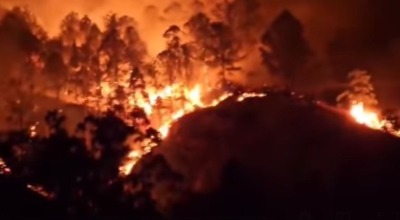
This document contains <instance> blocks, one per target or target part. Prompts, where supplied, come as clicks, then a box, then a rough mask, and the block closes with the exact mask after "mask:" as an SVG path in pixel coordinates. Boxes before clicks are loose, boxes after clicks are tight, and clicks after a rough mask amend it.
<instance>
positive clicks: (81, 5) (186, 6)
mask: <svg viewBox="0 0 400 220" xmlns="http://www.w3.org/2000/svg"><path fill="white" fill-rule="evenodd" d="M218 1H222V0H205V1H203V2H204V5H205V6H206V8H212V7H213V6H214V5H215V4H216V3H217V2H218ZM260 2H261V3H262V7H260V10H261V11H262V14H263V16H264V18H265V19H264V20H263V21H257V22H264V23H265V24H266V25H268V24H269V23H270V22H271V21H272V19H273V18H274V17H275V16H276V15H277V14H278V13H280V12H281V11H282V10H283V9H285V8H288V9H289V10H291V11H292V12H293V13H294V15H295V16H296V17H298V18H299V19H300V20H301V21H302V22H303V24H305V26H306V33H305V35H306V37H308V38H311V39H312V41H311V42H312V46H313V47H316V49H317V50H319V49H323V46H324V45H325V44H326V42H327V41H328V40H330V38H332V37H333V36H334V32H335V30H336V29H337V28H338V27H351V26H352V25H357V24H358V22H359V21H358V18H360V16H362V13H363V12H362V10H360V7H361V6H362V5H363V3H362V2H363V1H362V0H349V1H347V0H346V1H345V0H335V1H331V2H330V3H327V2H324V1H318V0H300V1H295V0H260ZM176 3H178V4H176ZM192 3H193V0H178V1H174V0H119V1H112V0H69V1H60V0H0V5H1V6H3V7H6V8H9V7H12V6H15V5H27V6H28V7H29V8H30V9H31V11H32V12H33V13H34V14H35V15H36V16H37V17H38V20H39V21H40V23H41V24H42V25H43V26H45V27H46V30H47V31H48V32H49V33H50V34H52V35H54V34H56V33H57V32H58V27H59V24H60V21H61V19H62V18H63V17H64V16H65V15H66V14H68V13H69V12H71V11H75V12H78V13H79V14H87V15H89V16H90V18H91V19H92V20H94V21H96V22H101V21H102V18H103V17H104V15H106V14H107V13H109V12H116V13H118V14H126V15H130V16H132V17H134V18H135V19H136V20H137V21H138V23H139V26H140V33H141V35H142V37H143V38H144V39H145V41H146V42H147V44H148V49H149V51H150V53H151V54H152V55H154V54H156V53H158V52H159V51H160V50H161V49H162V47H163V46H164V42H163V40H162V38H161V34H162V33H163V31H164V30H165V29H166V28H167V27H168V26H169V25H171V24H181V23H182V22H184V21H186V20H187V18H188V17H189V16H190V15H191V14H193V7H192ZM151 6H155V7H151Z"/></svg>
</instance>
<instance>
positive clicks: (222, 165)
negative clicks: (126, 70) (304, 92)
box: [159, 96, 400, 219]
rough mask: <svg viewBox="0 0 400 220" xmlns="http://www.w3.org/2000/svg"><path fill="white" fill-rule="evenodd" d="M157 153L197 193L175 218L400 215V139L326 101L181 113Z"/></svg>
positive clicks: (258, 101) (256, 103)
mask: <svg viewBox="0 0 400 220" xmlns="http://www.w3.org/2000/svg"><path fill="white" fill-rule="evenodd" d="M159 150H160V151H161V153H162V154H164V155H165V156H166V159H167V161H168V162H169V163H170V164H171V166H172V168H173V169H175V170H176V171H178V172H179V173H182V174H183V175H184V176H185V180H186V183H187V184H188V185H189V186H190V191H191V192H192V193H193V195H194V196H193V197H191V200H190V202H189V203H187V204H186V205H185V206H180V208H181V209H179V207H178V209H179V210H180V211H177V213H176V216H175V217H180V216H181V217H185V218H186V217H199V218H207V217H213V218H215V217H224V218H225V217H232V218H240V217H245V216H246V217H249V216H253V217H254V216H256V217H263V218H266V217H274V216H280V217H287V218H290V219H293V218H295V219H297V218H298V216H297V215H299V214H301V213H303V214H304V211H305V213H306V216H307V215H309V214H310V213H311V215H312V216H314V215H318V216H319V217H316V216H314V217H313V219H315V218H323V219H330V218H332V219H334V218H336V217H337V214H338V213H339V215H342V214H343V213H344V214H343V215H348V214H346V213H347V212H350V214H349V215H351V219H357V218H364V217H365V216H371V215H374V216H375V214H376V212H380V213H381V214H382V213H383V214H384V215H385V216H386V215H388V216H387V217H390V218H395V217H396V213H397V211H400V208H399V207H400V206H399V205H400V204H399V203H400V202H399V201H400V200H399V198H400V197H399V196H400V139H397V138H395V137H393V136H391V135H388V134H385V133H383V132H380V131H375V130H371V129H369V128H367V127H364V126H362V125H359V124H356V123H355V122H354V121H353V120H352V119H351V118H350V117H349V116H348V115H346V114H343V113H341V112H340V111H336V110H334V109H329V108H326V107H323V106H322V105H312V104H309V103H306V102H302V101H298V100H292V99H290V98H282V97H274V96H272V97H266V98H251V99H246V100H245V101H243V102H229V101H227V102H226V103H223V104H221V105H219V106H217V107H215V108H209V109H204V110H201V111H198V112H195V113H193V114H190V115H187V116H185V117H183V118H182V119H181V120H180V121H179V122H178V123H176V124H175V125H174V126H173V127H172V128H171V131H170V136H169V137H168V139H167V140H166V141H165V142H164V144H163V145H162V147H160V149H159ZM309 212H310V213H309ZM307 213H308V214H307ZM340 213H341V214H340ZM322 214H323V215H324V217H321V215H322ZM364 214H365V216H364Z"/></svg>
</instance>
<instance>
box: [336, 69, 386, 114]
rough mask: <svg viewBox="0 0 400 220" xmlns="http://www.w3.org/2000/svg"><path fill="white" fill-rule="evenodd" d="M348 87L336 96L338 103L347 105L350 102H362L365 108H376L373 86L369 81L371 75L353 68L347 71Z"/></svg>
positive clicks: (350, 103)
mask: <svg viewBox="0 0 400 220" xmlns="http://www.w3.org/2000/svg"><path fill="white" fill-rule="evenodd" d="M348 78H349V85H348V89H347V90H346V91H344V92H343V93H341V94H340V95H339V96H338V97H337V99H336V100H337V102H338V105H339V106H341V107H349V106H350V105H352V104H357V103H363V104H364V106H365V107H366V108H376V107H377V105H378V101H377V99H376V95H375V91H374V87H373V85H372V83H371V82H370V80H371V76H370V75H368V73H367V72H366V71H362V70H354V71H352V72H350V73H349V75H348Z"/></svg>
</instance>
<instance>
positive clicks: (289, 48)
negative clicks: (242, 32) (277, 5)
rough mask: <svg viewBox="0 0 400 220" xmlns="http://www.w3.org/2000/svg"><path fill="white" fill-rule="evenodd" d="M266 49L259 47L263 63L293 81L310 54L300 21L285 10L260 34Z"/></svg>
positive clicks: (272, 70)
mask: <svg viewBox="0 0 400 220" xmlns="http://www.w3.org/2000/svg"><path fill="white" fill-rule="evenodd" d="M262 43H263V44H264V45H265V46H266V47H267V48H268V49H261V52H262V56H263V59H264V64H265V65H266V66H267V67H268V68H269V70H270V71H271V72H273V73H276V74H280V75H282V76H283V77H284V78H286V79H287V80H289V81H291V82H293V81H294V80H295V78H296V77H297V76H296V75H297V74H299V73H301V71H302V70H303V69H304V66H305V65H306V63H307V62H308V60H309V58H310V56H311V55H312V52H311V49H310V47H309V45H308V43H307V42H306V40H305V39H304V37H303V27H302V25H301V23H300V22H299V21H298V20H297V19H296V18H295V17H294V16H293V15H292V14H291V13H290V12H289V11H287V10H285V11H284V12H282V13H281V14H280V15H279V16H278V17H277V18H276V19H275V21H274V22H273V23H272V25H271V27H270V28H269V29H268V30H267V31H266V32H265V34H264V35H263V36H262Z"/></svg>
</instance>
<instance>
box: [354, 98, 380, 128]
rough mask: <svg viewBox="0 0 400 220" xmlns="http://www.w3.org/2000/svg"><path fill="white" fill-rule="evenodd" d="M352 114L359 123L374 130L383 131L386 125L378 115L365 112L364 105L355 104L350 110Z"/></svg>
mask: <svg viewBox="0 0 400 220" xmlns="http://www.w3.org/2000/svg"><path fill="white" fill-rule="evenodd" d="M350 114H351V115H352V116H353V118H354V119H355V120H356V121H357V122H358V123H360V124H364V125H366V126H368V127H370V128H373V129H381V128H382V127H383V125H384V123H383V121H381V120H380V119H379V117H378V114H377V113H375V112H372V111H367V110H365V108H364V104H363V103H356V104H354V105H353V106H352V107H351V109H350Z"/></svg>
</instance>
